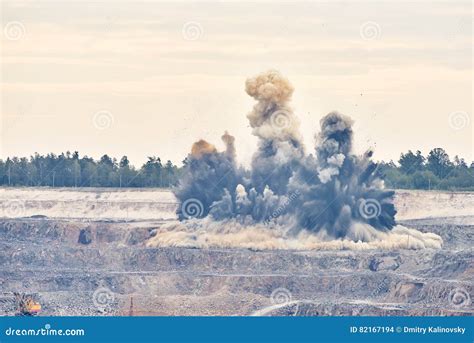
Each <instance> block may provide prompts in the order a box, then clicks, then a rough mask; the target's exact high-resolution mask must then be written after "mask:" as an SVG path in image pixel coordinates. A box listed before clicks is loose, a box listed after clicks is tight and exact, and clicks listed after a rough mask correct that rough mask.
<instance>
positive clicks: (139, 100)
mask: <svg viewBox="0 0 474 343" xmlns="http://www.w3.org/2000/svg"><path fill="white" fill-rule="evenodd" d="M1 20H2V22H1V24H2V31H3V32H2V40H1V58H2V60H1V94H2V103H1V106H0V107H1V113H0V115H1V120H0V125H1V127H0V130H1V131H0V132H1V133H0V134H1V141H0V158H6V157H7V156H12V155H17V156H29V155H31V154H33V153H34V152H39V153H48V152H55V153H59V152H62V151H66V150H70V151H75V150H78V151H79V152H80V153H81V155H84V154H87V155H89V156H93V157H94V158H98V157H100V156H101V155H103V154H105V153H107V154H109V155H111V156H114V157H117V158H120V157H121V156H122V155H128V156H129V158H130V160H131V161H132V163H133V164H135V165H137V166H138V165H141V164H142V163H144V162H145V161H146V157H147V156H151V155H158V156H160V157H161V158H162V160H167V159H171V160H172V161H173V162H175V163H180V162H181V160H182V159H183V158H184V157H185V156H186V155H187V153H188V152H189V150H190V147H191V145H192V143H193V142H194V141H196V140H197V139H200V138H203V139H206V140H208V141H210V142H212V143H215V144H216V145H217V146H218V147H222V146H223V145H222V143H221V142H220V136H221V135H222V134H223V132H224V131H225V130H228V131H229V132H230V133H231V134H233V135H234V136H236V144H237V154H238V158H239V160H240V161H241V162H242V163H244V164H247V163H248V161H249V160H250V158H251V156H252V153H253V151H254V150H255V145H256V138H255V137H253V136H252V135H251V130H250V128H249V125H248V123H247V119H246V114H247V113H248V112H249V111H250V110H251V108H252V105H253V99H251V98H250V97H249V96H248V95H247V94H246V93H245V91H244V83H245V79H246V78H247V77H249V76H253V75H254V74H256V73H259V72H261V71H265V70H268V69H278V70H279V71H280V72H281V73H283V74H284V75H286V76H287V77H288V78H289V80H290V81H291V82H292V84H293V85H294V87H295V93H294V96H293V101H292V106H293V108H294V110H295V112H296V113H297V114H298V116H299V117H300V120H301V122H302V126H301V131H302V134H303V136H304V138H305V143H306V147H307V150H308V152H312V151H313V150H314V143H313V141H314V139H313V136H314V134H315V132H317V130H318V127H319V120H320V119H321V117H322V116H323V115H325V114H326V113H328V112H330V111H332V110H338V111H340V112H342V113H344V114H347V115H349V116H351V117H352V118H353V119H354V120H355V122H356V123H355V148H356V152H362V151H364V150H366V149H367V148H370V147H375V159H376V160H380V159H384V160H389V159H394V160H397V159H398V157H399V155H400V152H406V151H407V150H408V149H412V150H418V149H419V150H421V151H422V152H423V153H424V154H426V153H428V151H429V150H430V149H431V148H434V147H442V148H445V149H446V150H447V152H448V153H449V154H450V156H451V157H453V156H454V155H456V154H458V155H460V156H461V157H464V158H466V159H467V160H468V161H472V160H473V159H474V156H473V150H474V148H473V129H472V128H473V125H472V121H473V117H472V94H473V93H472V80H473V79H472V24H473V12H472V4H471V2H470V1H466V2H460V1H446V2H439V1H438V2H433V1H417V2H412V1H345V2H323V1H299V2H281V1H277V2H265V1H246V2H243V3H237V2H226V1H221V2H218V1H215V2H195V1H194V2H192V1H181V2H165V1H128V0H127V1H123V0H118V1H117V0H116V1H104V0H101V1H94V0H88V1H67V0H66V1H41V0H38V1H22V0H15V1H2V2H1ZM104 119H105V120H104Z"/></svg>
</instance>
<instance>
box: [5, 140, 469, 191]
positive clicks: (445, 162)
mask: <svg viewBox="0 0 474 343" xmlns="http://www.w3.org/2000/svg"><path fill="white" fill-rule="evenodd" d="M186 163H187V159H184V160H183V161H182V166H177V165H175V164H173V163H172V162H171V161H169V160H168V161H167V162H166V163H163V162H162V160H161V159H160V158H159V157H156V156H151V157H148V160H147V161H146V162H145V163H144V164H143V165H142V166H141V167H140V168H137V167H134V166H133V165H131V163H130V161H129V160H128V158H127V156H123V157H122V158H120V160H118V159H116V158H113V157H110V156H109V155H103V156H102V157H101V158H100V159H98V160H95V159H93V158H91V157H88V156H80V155H79V152H77V151H76V152H73V153H71V152H69V151H68V152H66V153H61V154H58V155H56V154H53V153H50V154H47V155H40V154H38V153H35V154H34V155H33V156H30V157H11V158H7V159H6V160H0V186H12V187H13V186H14V187H18V186H24V187H32V186H34V187H41V186H48V187H160V188H169V187H173V186H175V185H176V184H177V183H178V182H179V179H180V175H181V173H182V171H183V167H184V166H185V165H186ZM378 173H379V175H380V176H381V177H382V178H383V179H384V180H385V184H386V186H387V187H388V188H394V189H397V188H402V189H427V190H430V189H438V190H453V191H457V190H471V191H472V190H474V162H471V163H470V164H469V165H468V164H467V163H466V161H465V160H464V159H462V158H459V157H458V156H454V158H453V159H451V158H450V157H449V155H448V154H447V153H446V151H445V150H444V149H442V148H434V149H432V150H431V151H430V152H429V153H428V155H427V156H423V155H422V153H421V152H420V151H416V152H413V151H411V150H409V151H408V152H406V153H402V154H400V158H399V160H398V161H396V162H394V161H389V162H384V161H381V162H379V164H378Z"/></svg>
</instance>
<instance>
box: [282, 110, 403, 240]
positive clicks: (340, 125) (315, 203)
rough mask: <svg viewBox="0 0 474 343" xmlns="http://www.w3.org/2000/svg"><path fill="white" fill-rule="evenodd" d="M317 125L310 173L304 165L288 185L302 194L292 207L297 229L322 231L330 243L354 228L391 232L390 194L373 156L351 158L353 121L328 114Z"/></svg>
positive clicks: (392, 217)
mask: <svg viewBox="0 0 474 343" xmlns="http://www.w3.org/2000/svg"><path fill="white" fill-rule="evenodd" d="M320 124H321V132H320V133H319V134H318V135H317V136H316V161H315V163H313V164H310V165H309V167H308V164H306V165H305V168H302V169H301V170H300V171H299V174H298V176H297V177H295V179H294V182H292V185H291V189H299V190H300V192H301V194H302V195H301V197H300V198H299V201H298V204H297V206H296V207H295V210H296V211H295V215H296V218H297V226H298V227H302V228H305V229H308V230H310V231H316V232H319V231H324V232H325V233H327V234H328V235H329V236H330V237H333V238H342V237H347V236H348V235H349V234H350V230H351V229H353V228H354V224H356V223H365V224H368V225H370V226H371V227H373V228H375V229H378V230H382V231H387V230H390V229H392V228H393V226H394V225H395V214H396V211H395V207H394V205H393V196H394V192H393V191H386V190H384V189H383V182H382V180H381V179H380V178H379V176H378V175H377V168H376V167H377V165H376V164H375V163H373V162H371V161H370V157H371V156H372V152H371V151H368V152H366V153H365V154H364V155H363V156H356V155H354V154H353V153H352V136H353V131H352V125H353V121H352V119H351V118H349V117H347V116H345V115H343V114H340V113H338V112H331V113H329V114H328V115H326V116H325V117H324V118H322V119H321V122H320ZM314 168H316V169H315V170H314ZM312 172H314V174H313V175H312ZM301 175H303V176H301ZM352 238H354V239H356V238H357V239H361V238H362V239H363V238H364V235H362V237H352Z"/></svg>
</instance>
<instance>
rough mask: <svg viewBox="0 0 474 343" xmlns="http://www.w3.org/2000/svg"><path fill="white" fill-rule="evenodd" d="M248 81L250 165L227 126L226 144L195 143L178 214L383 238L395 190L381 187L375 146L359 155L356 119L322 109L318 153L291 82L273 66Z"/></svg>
mask: <svg viewBox="0 0 474 343" xmlns="http://www.w3.org/2000/svg"><path fill="white" fill-rule="evenodd" d="M245 86H246V92H247V93H248V94H249V95H250V96H252V97H253V98H254V99H255V100H256V101H257V102H256V104H255V105H254V107H253V109H252V111H251V112H250V113H249V114H248V115H247V118H248V120H249V123H250V127H251V128H252V134H253V135H255V136H256V137H258V146H257V150H256V152H255V153H254V156H253V158H252V162H251V168H250V169H249V170H246V169H243V168H242V167H239V166H238V165H237V162H236V160H235V146H234V137H232V136H231V135H230V134H229V133H227V132H226V133H225V134H224V135H223V136H222V140H223V141H224V143H225V145H226V150H225V151H218V150H217V149H216V147H215V146H214V145H212V144H210V143H208V142H206V141H204V140H200V141H198V142H196V143H194V145H193V147H192V149H191V153H190V154H189V156H188V158H187V160H188V163H187V164H186V166H185V168H184V176H183V178H182V180H181V182H180V184H179V186H178V187H176V189H174V193H175V195H176V197H177V199H178V200H179V201H180V204H181V205H180V206H179V209H178V211H177V214H178V217H179V219H180V220H185V221H190V222H192V225H193V227H194V228H195V227H199V224H198V223H197V224H196V220H204V219H203V218H205V220H204V221H205V222H206V225H209V223H214V222H219V221H226V223H230V222H231V223H232V225H234V226H235V225H240V226H243V227H249V226H253V228H255V227H261V226H262V227H264V228H265V229H273V228H278V227H279V228H282V227H283V228H285V235H286V233H290V234H292V235H293V236H295V235H298V234H301V233H302V232H307V233H313V234H317V235H318V237H319V238H320V239H323V240H330V239H348V240H350V241H354V242H359V241H361V242H370V241H372V240H374V239H379V238H380V234H379V233H387V232H389V231H390V230H391V229H392V228H394V227H395V226H396V222H395V214H396V210H395V207H394V205H393V197H394V192H393V191H389V190H385V189H384V183H383V180H382V179H381V175H379V173H378V170H377V165H376V164H375V163H373V162H372V161H371V160H370V159H371V156H372V151H368V152H366V153H365V154H364V155H362V156H357V155H355V154H354V152H353V150H352V141H353V129H352V126H353V120H352V119H351V118H349V117H348V116H345V115H343V114H341V113H338V112H331V113H329V114H327V115H326V116H324V117H323V118H322V119H321V121H320V125H321V131H320V133H319V134H317V135H316V148H315V151H314V154H308V153H307V152H306V151H305V147H304V145H303V143H302V138H301V134H300V132H299V127H300V122H299V120H298V118H297V116H296V115H295V114H294V112H293V110H292V108H291V106H290V105H289V103H290V100H291V96H292V94H293V90H294V88H293V86H292V85H291V84H290V82H289V81H288V80H287V79H286V78H285V77H284V76H282V75H281V74H280V73H279V72H277V71H274V70H271V71H268V72H265V73H262V74H259V75H257V76H255V77H252V78H249V79H248V80H247V82H246V85H245ZM196 225H197V226H196ZM232 225H230V226H232ZM230 226H229V227H230Z"/></svg>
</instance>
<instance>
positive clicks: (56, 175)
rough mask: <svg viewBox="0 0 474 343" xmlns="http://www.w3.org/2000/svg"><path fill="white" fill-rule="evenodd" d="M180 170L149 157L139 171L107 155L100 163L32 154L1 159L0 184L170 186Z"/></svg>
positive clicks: (69, 155) (76, 156)
mask: <svg viewBox="0 0 474 343" xmlns="http://www.w3.org/2000/svg"><path fill="white" fill-rule="evenodd" d="M179 172H180V169H179V168H178V167H177V166H176V165H174V164H173V163H172V162H171V161H167V162H166V163H164V164H163V163H162V161H161V159H160V158H159V157H155V156H152V157H148V161H146V163H145V164H143V165H142V166H141V167H140V168H139V169H137V168H135V167H134V166H133V165H131V164H130V161H129V160H128V158H127V156H123V157H122V158H121V159H120V160H117V159H116V158H112V157H110V156H108V155H104V156H102V157H101V158H100V159H99V160H94V159H93V158H91V157H88V156H83V157H80V156H79V153H78V152H77V151H76V152H74V153H71V152H69V151H68V152H66V153H61V154H59V155H55V154H47V155H45V156H44V155H40V154H37V153H36V154H34V155H33V156H31V157H30V158H26V157H21V158H19V157H13V158H7V159H6V160H5V161H3V160H0V185H3V186H49V187H172V186H174V185H176V183H177V182H178V178H179Z"/></svg>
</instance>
